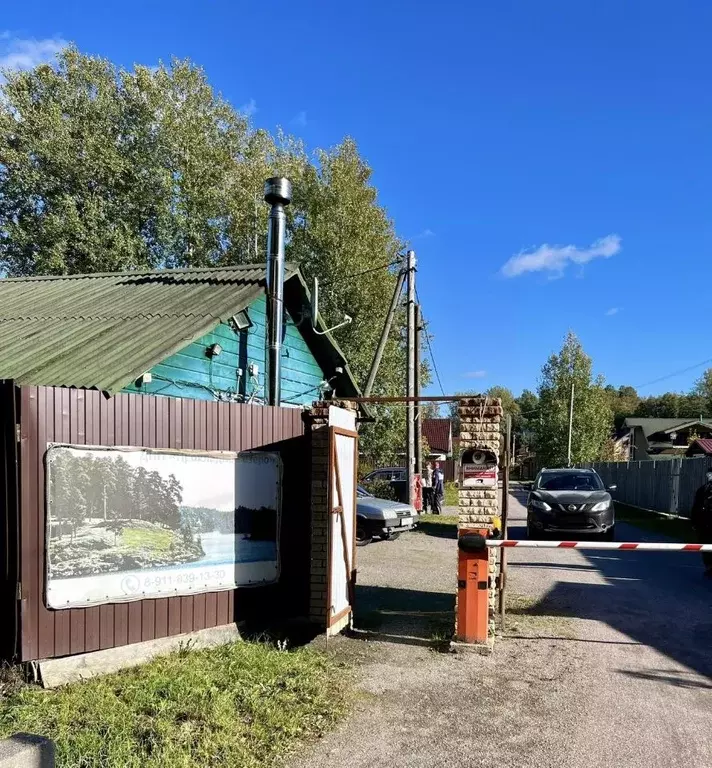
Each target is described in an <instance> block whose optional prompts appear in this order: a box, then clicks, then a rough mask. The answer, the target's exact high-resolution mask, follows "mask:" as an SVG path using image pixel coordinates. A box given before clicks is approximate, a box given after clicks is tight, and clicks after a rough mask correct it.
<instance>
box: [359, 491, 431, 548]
mask: <svg viewBox="0 0 712 768" xmlns="http://www.w3.org/2000/svg"><path fill="white" fill-rule="evenodd" d="M417 516H418V514H417V512H416V511H415V509H414V508H413V507H411V506H410V505H409V504H403V503H402V502H400V501H390V500H389V499H379V498H377V497H376V496H372V495H371V494H370V493H369V492H368V491H367V490H366V489H365V488H364V487H363V486H361V485H359V486H357V487H356V543H357V544H358V545H359V546H363V545H365V544H368V543H369V542H370V541H371V540H372V539H373V538H374V536H378V537H379V538H381V539H394V538H396V537H397V536H399V535H400V534H401V533H403V531H411V530H413V528H415V521H416V518H417Z"/></svg>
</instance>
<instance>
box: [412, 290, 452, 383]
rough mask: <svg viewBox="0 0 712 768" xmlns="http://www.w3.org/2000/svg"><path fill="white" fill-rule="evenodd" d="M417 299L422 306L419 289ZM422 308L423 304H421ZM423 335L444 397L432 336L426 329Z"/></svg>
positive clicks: (416, 292) (416, 291) (416, 293)
mask: <svg viewBox="0 0 712 768" xmlns="http://www.w3.org/2000/svg"><path fill="white" fill-rule="evenodd" d="M415 298H416V301H417V302H418V304H420V296H418V289H417V288H416V289H415ZM421 306H422V304H421ZM421 320H422V314H421ZM423 335H424V336H425V341H426V343H427V345H428V352H429V353H430V359H431V361H432V363H433V370H434V371H435V377H436V378H437V380H438V386H439V387H440V392H441V393H442V394H443V395H444V394H445V387H443V382H442V379H441V378H440V372H439V371H438V366H437V364H436V362H435V355H434V354H433V345H432V344H431V343H430V334H429V333H428V331H427V329H426V328H423Z"/></svg>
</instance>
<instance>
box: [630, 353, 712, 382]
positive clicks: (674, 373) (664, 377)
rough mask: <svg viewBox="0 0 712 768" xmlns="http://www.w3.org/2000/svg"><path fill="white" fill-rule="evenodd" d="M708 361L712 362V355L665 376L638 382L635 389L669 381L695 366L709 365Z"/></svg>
mask: <svg viewBox="0 0 712 768" xmlns="http://www.w3.org/2000/svg"><path fill="white" fill-rule="evenodd" d="M707 363H712V357H710V358H708V359H707V360H703V361H702V362H701V363H695V364H694V365H690V366H689V367H688V368H681V369H680V370H679V371H673V372H672V373H668V374H666V375H665V376H661V377H660V378H659V379H653V380H652V381H647V382H646V383H645V384H638V385H637V386H636V387H634V389H643V387H650V386H652V385H653V384H659V383H660V382H661V381H667V380H668V379H672V378H674V377H675V376H681V375H682V374H683V373H688V372H689V371H694V370H695V368H699V367H700V366H702V365H707Z"/></svg>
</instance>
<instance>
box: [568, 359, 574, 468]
mask: <svg viewBox="0 0 712 768" xmlns="http://www.w3.org/2000/svg"><path fill="white" fill-rule="evenodd" d="M573 431H574V380H573V374H572V378H571V403H570V404H569V452H568V464H567V466H569V467H570V466H571V436H572V435H573Z"/></svg>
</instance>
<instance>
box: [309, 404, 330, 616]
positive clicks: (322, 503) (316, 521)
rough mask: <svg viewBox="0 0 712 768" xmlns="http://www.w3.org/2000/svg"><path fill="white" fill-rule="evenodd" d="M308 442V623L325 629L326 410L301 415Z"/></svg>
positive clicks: (324, 407)
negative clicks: (309, 469)
mask: <svg viewBox="0 0 712 768" xmlns="http://www.w3.org/2000/svg"><path fill="white" fill-rule="evenodd" d="M305 419H306V422H307V424H308V426H309V429H310V438H311V535H310V547H311V555H310V572H309V619H310V621H312V622H314V623H315V624H319V625H320V626H321V627H323V628H324V629H326V621H327V605H326V601H327V580H326V569H327V564H328V553H327V543H328V534H329V531H328V526H329V508H328V504H329V494H328V487H329V486H328V480H329V406H328V404H327V403H323V402H320V403H314V406H313V407H312V408H311V410H309V411H306V412H305Z"/></svg>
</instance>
